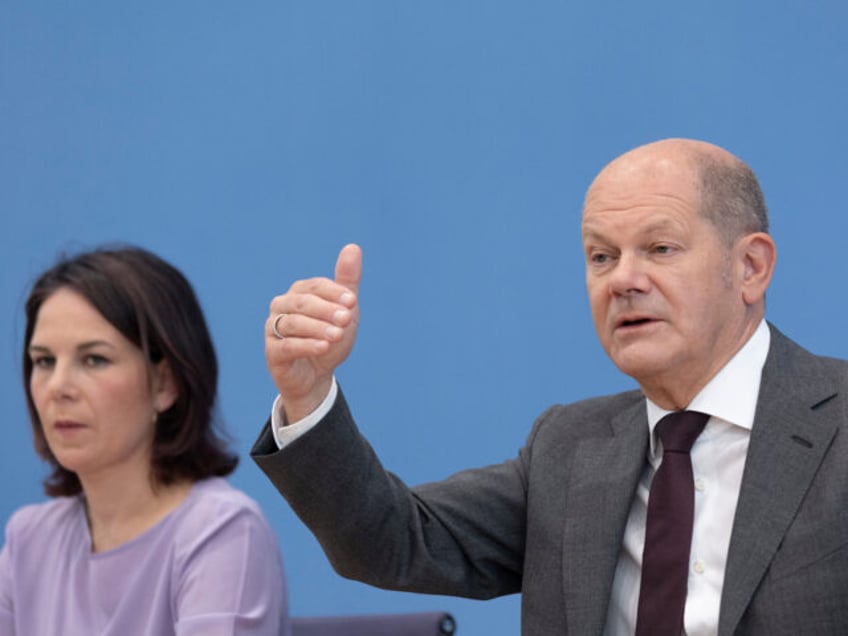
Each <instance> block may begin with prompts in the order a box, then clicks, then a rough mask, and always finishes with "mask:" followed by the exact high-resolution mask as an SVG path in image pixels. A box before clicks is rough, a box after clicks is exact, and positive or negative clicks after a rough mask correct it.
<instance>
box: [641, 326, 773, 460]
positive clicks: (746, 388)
mask: <svg viewBox="0 0 848 636" xmlns="http://www.w3.org/2000/svg"><path fill="white" fill-rule="evenodd" d="M770 343H771V332H770V331H769V328H768V325H767V324H766V321H765V319H763V320H761V321H760V324H759V325H758V326H757V329H756V330H755V331H754V333H753V335H752V336H751V337H750V338H749V339H748V342H746V343H745V344H744V345H743V346H742V348H741V349H740V350H739V351H737V352H736V355H734V356H733V357H732V358H731V359H730V360H729V361H728V362H727V364H725V365H724V366H723V367H722V368H721V370H719V372H718V373H717V374H716V375H715V376H713V379H712V380H710V381H709V382H708V383H707V384H706V386H705V387H704V388H703V389H701V391H700V392H699V393H698V394H697V395H696V396H695V398H694V399H693V400H692V401H691V402H690V403H689V405H688V406H687V407H686V408H687V410H691V411H700V412H701V413H706V414H708V415H709V416H710V417H716V418H719V419H722V420H725V421H727V422H730V423H731V424H734V425H736V426H741V427H742V428H744V429H747V430H748V431H750V430H751V428H752V427H753V425H754V413H755V411H756V409H757V397H758V395H759V393H760V379H761V377H762V372H763V365H765V363H766V357H767V356H768V350H769V345H770ZM645 402H646V406H647V409H648V427H649V430H650V434H651V437H650V440H651V448H650V452H651V454H653V453H654V452H655V450H656V449H655V441H654V437H655V436H654V427H656V425H657V422H659V421H660V420H661V419H662V418H663V417H664V416H666V415H668V414H669V413H670V412H671V411H667V410H665V409H663V408H661V407H660V406H657V405H656V404H655V403H654V402H651V400H649V399H648V398H645Z"/></svg>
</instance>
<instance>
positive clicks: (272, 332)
mask: <svg viewBox="0 0 848 636" xmlns="http://www.w3.org/2000/svg"><path fill="white" fill-rule="evenodd" d="M361 276H362V250H361V249H360V248H359V246H358V245H354V244H350V245H345V246H344V247H343V248H342V250H341V251H340V252H339V257H338V260H337V261H336V272H335V280H330V279H329V278H309V279H306V280H299V281H297V282H295V283H294V284H293V285H292V286H291V287H290V288H289V290H288V291H287V292H286V293H285V294H283V295H282V296H277V297H275V298H274V299H273V300H272V301H271V307H270V314H269V316H268V320H267V321H266V322H265V359H266V361H267V363H268V370H269V371H270V372H271V377H272V378H273V379H274V384H276V385H277V389H278V390H279V392H280V396H281V397H282V401H283V407H284V408H285V411H286V419H287V420H288V421H289V422H294V421H297V420H299V419H301V418H303V417H305V416H306V415H308V414H309V413H311V412H312V411H313V410H315V408H317V407H318V405H319V404H320V403H321V402H322V401H323V399H324V398H325V397H326V396H327V394H328V393H329V391H330V387H331V386H332V378H333V372H334V371H335V369H336V367H338V366H339V365H340V364H341V363H342V362H343V361H344V360H345V358H347V356H348V354H350V351H351V349H353V343H354V340H356V330H357V327H358V326H359V304H358V302H357V298H356V294H357V292H358V290H359V280H360V278H361Z"/></svg>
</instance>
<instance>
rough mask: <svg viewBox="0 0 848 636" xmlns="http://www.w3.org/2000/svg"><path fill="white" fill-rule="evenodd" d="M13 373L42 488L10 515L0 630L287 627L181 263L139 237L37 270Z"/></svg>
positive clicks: (273, 555)
mask: <svg viewBox="0 0 848 636" xmlns="http://www.w3.org/2000/svg"><path fill="white" fill-rule="evenodd" d="M23 354H24V355H23V383H24V391H25V393H26V397H27V405H28V408H29V414H30V421H31V424H32V430H33V437H34V443H35V449H36V451H37V452H38V454H39V455H40V456H41V457H42V458H44V459H45V460H46V461H47V462H48V464H49V465H50V466H51V468H52V472H51V474H50V475H49V476H48V477H47V479H46V480H45V492H46V493H47V495H49V496H50V497H52V498H53V499H52V500H50V501H48V502H46V503H42V504H37V505H31V506H26V507H24V508H21V509H20V510H18V511H17V512H15V513H14V514H13V515H12V518H11V519H10V521H9V523H8V525H7V527H6V542H5V545H4V547H3V550H2V552H1V553H0V634H4V635H6V634H19V635H21V634H23V635H29V634H38V635H39V636H49V635H51V634H57V635H58V634H63V635H64V634H86V635H88V634H98V635H107V634H109V635H111V634H114V635H116V636H117V635H120V636H125V635H128V634H149V635H155V636H160V635H165V634H180V635H187V634H197V635H201V634H202V635H204V636H206V635H217V634H222V635H223V634H226V635H230V634H263V635H264V634H269V635H270V634H274V635H276V634H286V633H287V632H288V629H287V608H286V601H285V599H286V595H285V583H284V580H283V574H282V565H281V561H280V557H279V552H278V550H277V543H276V540H275V537H274V535H273V532H272V531H271V529H270V527H269V526H268V524H267V522H266V520H265V518H264V516H263V515H262V512H261V511H260V509H259V507H258V506H257V505H256V503H255V502H254V501H253V500H251V499H250V498H248V497H247V496H246V495H245V494H243V493H241V492H240V491H238V490H236V489H234V488H232V487H231V486H230V485H229V484H228V483H227V481H226V480H225V479H223V478H224V477H225V476H226V475H228V474H230V473H231V472H232V471H233V469H234V468H235V467H236V464H237V462H238V458H237V457H236V456H235V455H234V454H233V453H231V452H230V451H229V450H228V449H227V446H226V444H225V442H224V441H223V439H222V438H221V437H220V436H219V435H218V434H216V432H215V429H214V427H213V417H212V416H213V412H214V406H215V400H216V390H217V380H218V367H217V360H216V357H215V350H214V348H213V345H212V340H211V338H210V336H209V331H208V329H207V326H206V321H205V319H204V317H203V313H202V311H201V309H200V305H199V303H198V301H197V298H196V296H195V294H194V291H193V289H192V287H191V285H190V284H189V282H188V281H187V280H186V279H185V277H184V276H183V275H182V274H181V273H180V272H179V271H178V270H177V269H175V268H174V267H173V266H171V265H170V264H168V263H166V262H165V261H163V260H162V259H160V258H159V257H157V256H155V255H154V254H152V253H150V252H148V251H146V250H143V249H140V248H136V247H120V248H114V249H105V248H104V249H97V250H94V251H90V252H85V253H82V254H80V255H78V256H75V257H71V258H65V259H63V260H61V261H60V262H59V263H58V264H56V265H55V266H54V267H52V268H51V269H49V270H47V271H46V272H44V273H43V274H42V275H41V276H40V277H39V278H38V279H37V280H36V282H35V284H34V285H33V288H32V291H31V293H30V295H29V298H28V299H27V302H26V330H25V335H24V348H23Z"/></svg>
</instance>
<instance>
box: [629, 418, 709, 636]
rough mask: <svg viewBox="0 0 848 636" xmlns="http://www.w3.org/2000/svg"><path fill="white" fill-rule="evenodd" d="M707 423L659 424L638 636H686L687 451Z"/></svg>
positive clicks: (691, 490) (690, 486)
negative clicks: (660, 451) (660, 449)
mask: <svg viewBox="0 0 848 636" xmlns="http://www.w3.org/2000/svg"><path fill="white" fill-rule="evenodd" d="M709 418H710V416H709V415H706V414H704V413H698V412H696V411H676V412H674V413H669V414H668V415H666V416H665V417H664V418H662V419H661V420H660V421H659V422H658V423H657V427H656V430H657V435H658V436H659V438H660V439H661V440H662V445H663V459H662V463H661V464H660V467H659V468H658V469H657V472H656V473H655V474H654V479H653V481H651V492H650V495H649V496H648V520H647V523H646V527H645V548H644V550H643V551H642V584H641V587H640V589H639V614H638V616H637V619H636V636H680V634H682V633H683V610H684V608H685V606H686V587H687V581H688V578H689V550H690V548H691V545H692V519H693V516H694V514H695V487H694V479H693V476H692V458H691V457H690V456H689V451H690V450H691V448H692V444H694V443H695V440H696V439H697V438H698V435H700V434H701V431H703V430H704V426H705V425H706V423H707V420H708V419H709Z"/></svg>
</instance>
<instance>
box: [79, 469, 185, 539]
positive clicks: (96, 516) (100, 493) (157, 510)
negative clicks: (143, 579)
mask: <svg viewBox="0 0 848 636" xmlns="http://www.w3.org/2000/svg"><path fill="white" fill-rule="evenodd" d="M80 481H81V482H82V486H83V492H84V493H85V506H86V517H87V520H88V529H89V533H90V535H91V551H92V552H106V551H108V550H113V549H115V548H118V547H120V546H122V545H124V544H125V543H127V542H129V541H132V540H133V539H135V538H136V537H138V536H140V535H141V534H143V533H144V532H145V531H147V530H149V529H150V528H152V527H153V526H155V525H156V524H157V523H159V521H161V520H162V519H164V518H165V517H166V516H167V515H168V513H170V512H171V511H172V510H174V509H175V508H177V507H178V506H179V505H180V504H181V503H182V502H183V501H184V500H185V498H186V497H187V496H188V493H189V491H190V490H191V486H192V484H191V482H189V481H182V482H177V483H175V484H168V485H163V484H156V485H154V481H153V478H152V476H150V475H149V476H147V477H146V478H139V477H138V476H135V477H133V478H130V479H125V480H124V479H120V478H118V476H116V475H111V476H109V478H103V479H91V478H89V479H84V478H82V477H80Z"/></svg>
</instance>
